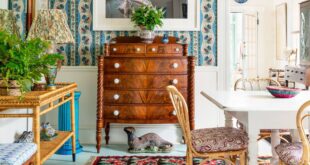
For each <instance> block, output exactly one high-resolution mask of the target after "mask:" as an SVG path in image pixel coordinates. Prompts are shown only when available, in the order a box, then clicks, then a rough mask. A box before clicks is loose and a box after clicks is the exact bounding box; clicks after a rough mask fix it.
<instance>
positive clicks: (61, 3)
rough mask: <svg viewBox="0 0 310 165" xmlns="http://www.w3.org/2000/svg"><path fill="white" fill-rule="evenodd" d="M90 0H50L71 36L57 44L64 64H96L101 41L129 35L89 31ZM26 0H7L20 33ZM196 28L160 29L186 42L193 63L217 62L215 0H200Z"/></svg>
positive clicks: (90, 18)
mask: <svg viewBox="0 0 310 165" xmlns="http://www.w3.org/2000/svg"><path fill="white" fill-rule="evenodd" d="M92 3H93V1H92V0H50V1H49V6H50V8H55V9H61V10H63V11H64V12H65V13H66V14H67V19H68V24H69V26H70V29H71V31H72V33H73V36H74V37H75V44H72V45H58V46H57V51H58V52H60V53H62V54H64V56H65V65H68V66H91V65H96V56H97V55H100V54H102V53H103V52H104V43H106V42H109V40H110V39H112V38H114V37H116V36H132V35H136V32H131V31H93V30H92V22H93V21H92V11H93V9H92ZM25 6H26V0H10V9H12V10H14V11H15V12H16V17H17V18H18V24H19V25H20V27H21V33H23V34H24V32H25V30H24V29H25V27H24V25H25V23H24V22H25V8H26V7H25ZM200 17H201V18H200V19H201V20H200V22H201V30H200V31H198V32H197V31H190V32H188V31H164V32H162V31H161V32H157V33H158V35H163V34H168V35H170V36H175V37H179V38H180V39H181V41H182V42H183V43H187V44H188V45H189V54H190V55H193V56H196V57H197V59H198V60H197V65H199V66H205V65H212V66H216V65H217V0H201V13H200Z"/></svg>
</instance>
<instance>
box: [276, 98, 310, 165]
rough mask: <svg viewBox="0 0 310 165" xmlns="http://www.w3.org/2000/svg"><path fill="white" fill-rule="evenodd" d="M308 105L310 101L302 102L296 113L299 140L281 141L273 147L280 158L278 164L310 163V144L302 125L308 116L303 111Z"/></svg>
mask: <svg viewBox="0 0 310 165" xmlns="http://www.w3.org/2000/svg"><path fill="white" fill-rule="evenodd" d="M309 107H310V101H307V102H306V103H304V104H303V105H302V106H301V107H300V108H299V110H298V112H297V115H296V125H297V130H298V133H299V136H300V138H301V142H294V143H282V144H279V145H278V146H276V147H275V149H276V152H277V154H278V155H279V158H280V162H279V164H280V165H284V164H287V165H297V164H298V165H310V145H309V141H308V138H307V135H306V132H305V129H304V127H303V120H304V119H305V118H307V117H310V114H308V113H306V114H305V111H306V109H307V108H308V109H309Z"/></svg>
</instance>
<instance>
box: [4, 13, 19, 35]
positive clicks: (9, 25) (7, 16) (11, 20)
mask: <svg viewBox="0 0 310 165" xmlns="http://www.w3.org/2000/svg"><path fill="white" fill-rule="evenodd" d="M0 30H2V31H6V32H8V33H10V34H15V35H17V36H19V31H18V26H17V24H16V18H15V16H14V13H13V11H10V10H6V9H0Z"/></svg>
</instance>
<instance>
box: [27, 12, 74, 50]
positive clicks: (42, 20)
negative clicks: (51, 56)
mask: <svg viewBox="0 0 310 165" xmlns="http://www.w3.org/2000/svg"><path fill="white" fill-rule="evenodd" d="M33 38H41V39H43V40H47V41H51V42H53V43H57V44H65V43H73V42H74V39H73V36H72V34H71V31H70V29H69V26H68V23H67V20H66V16H65V14H64V13H63V12H62V11H61V10H57V9H49V10H40V11H39V12H38V15H37V16H36V18H35V20H34V22H33V24H32V26H31V28H30V31H29V33H28V39H33Z"/></svg>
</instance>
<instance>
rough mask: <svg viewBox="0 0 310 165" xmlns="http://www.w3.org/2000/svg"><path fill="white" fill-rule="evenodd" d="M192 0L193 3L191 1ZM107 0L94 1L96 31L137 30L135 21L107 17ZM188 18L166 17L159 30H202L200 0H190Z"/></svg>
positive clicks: (94, 27)
mask: <svg viewBox="0 0 310 165" xmlns="http://www.w3.org/2000/svg"><path fill="white" fill-rule="evenodd" d="M190 2H191V3H190ZM105 4H106V0H94V1H93V10H94V14H93V20H94V24H93V29H94V30H95V31H107V30H114V31H115V30H120V31H124V30H130V31H136V30H137V28H135V27H134V25H133V23H132V22H131V21H130V19H128V18H112V19H111V18H106V13H105V12H106V10H105ZM188 11H195V12H188V18H187V19H164V20H163V23H164V25H163V27H161V28H159V29H156V30H159V31H164V30H169V31H199V30H200V0H188Z"/></svg>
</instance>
